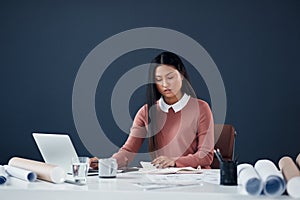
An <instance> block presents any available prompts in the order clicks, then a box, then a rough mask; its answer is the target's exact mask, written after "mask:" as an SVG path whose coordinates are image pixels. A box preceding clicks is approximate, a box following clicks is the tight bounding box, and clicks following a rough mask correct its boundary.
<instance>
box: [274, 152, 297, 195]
mask: <svg viewBox="0 0 300 200" xmlns="http://www.w3.org/2000/svg"><path fill="white" fill-rule="evenodd" d="M278 165H279V168H280V170H281V171H282V174H283V177H284V179H285V181H286V182H287V184H286V190H287V193H288V194H289V195H290V196H291V197H293V198H300V171H299V169H298V167H297V166H296V164H295V163H294V161H293V160H292V158H290V157H288V156H285V157H282V158H281V159H280V160H279V162H278Z"/></svg>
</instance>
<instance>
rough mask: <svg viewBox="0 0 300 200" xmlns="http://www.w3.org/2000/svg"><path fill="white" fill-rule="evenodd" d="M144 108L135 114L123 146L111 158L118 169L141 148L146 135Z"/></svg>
mask: <svg viewBox="0 0 300 200" xmlns="http://www.w3.org/2000/svg"><path fill="white" fill-rule="evenodd" d="M146 109H147V108H146V106H143V107H142V108H141V109H140V110H139V111H138V112H137V114H136V116H135V118H134V120H133V125H132V127H131V129H130V134H129V136H128V138H127V141H126V142H125V144H124V145H123V146H122V147H121V148H120V150H119V151H118V152H117V153H115V154H114V155H113V156H112V157H113V158H115V159H116V160H117V163H118V167H119V168H121V167H126V166H127V165H128V164H129V163H130V162H131V161H132V160H133V159H134V157H135V155H136V153H137V152H138V151H139V149H140V147H141V146H142V144H143V142H144V140H145V137H146V134H147V129H146V124H147V121H148V119H147V118H146V112H147V110H146Z"/></svg>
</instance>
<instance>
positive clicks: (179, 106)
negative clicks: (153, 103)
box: [158, 93, 191, 113]
mask: <svg viewBox="0 0 300 200" xmlns="http://www.w3.org/2000/svg"><path fill="white" fill-rule="evenodd" d="M190 97H191V96H190V95H187V94H186V93H184V95H183V96H182V98H181V99H180V100H179V101H177V102H176V103H174V104H172V105H169V104H167V103H166V102H165V100H164V98H163V97H162V96H161V97H160V99H159V100H158V104H159V107H160V109H161V110H162V111H163V112H166V113H168V111H169V108H173V110H174V112H175V113H176V112H178V111H180V110H182V109H183V108H184V106H185V105H186V104H187V103H188V101H189V100H190Z"/></svg>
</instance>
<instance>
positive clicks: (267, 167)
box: [254, 159, 285, 197]
mask: <svg viewBox="0 0 300 200" xmlns="http://www.w3.org/2000/svg"><path fill="white" fill-rule="evenodd" d="M254 168H255V169H256V171H257V173H258V175H259V176H260V177H261V179H262V181H263V183H264V185H263V191H264V193H265V194H266V195H268V196H273V197H274V196H280V195H282V193H283V192H284V191H285V181H284V180H283V175H282V173H281V172H280V171H279V170H278V169H277V167H276V166H275V164H274V163H273V162H272V161H270V160H266V159H264V160H258V161H257V162H256V163H255V165H254Z"/></svg>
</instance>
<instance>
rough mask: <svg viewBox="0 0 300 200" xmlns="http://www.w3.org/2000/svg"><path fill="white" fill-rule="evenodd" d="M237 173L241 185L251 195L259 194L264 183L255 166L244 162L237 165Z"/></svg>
mask: <svg viewBox="0 0 300 200" xmlns="http://www.w3.org/2000/svg"><path fill="white" fill-rule="evenodd" d="M237 173H238V177H239V180H240V182H241V185H242V186H243V188H244V189H245V191H246V192H247V193H248V194H250V195H259V194H261V192H262V189H263V183H262V180H261V178H260V177H259V175H258V173H257V172H256V170H255V169H254V167H253V166H252V165H250V164H247V163H244V164H239V165H238V166H237Z"/></svg>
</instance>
